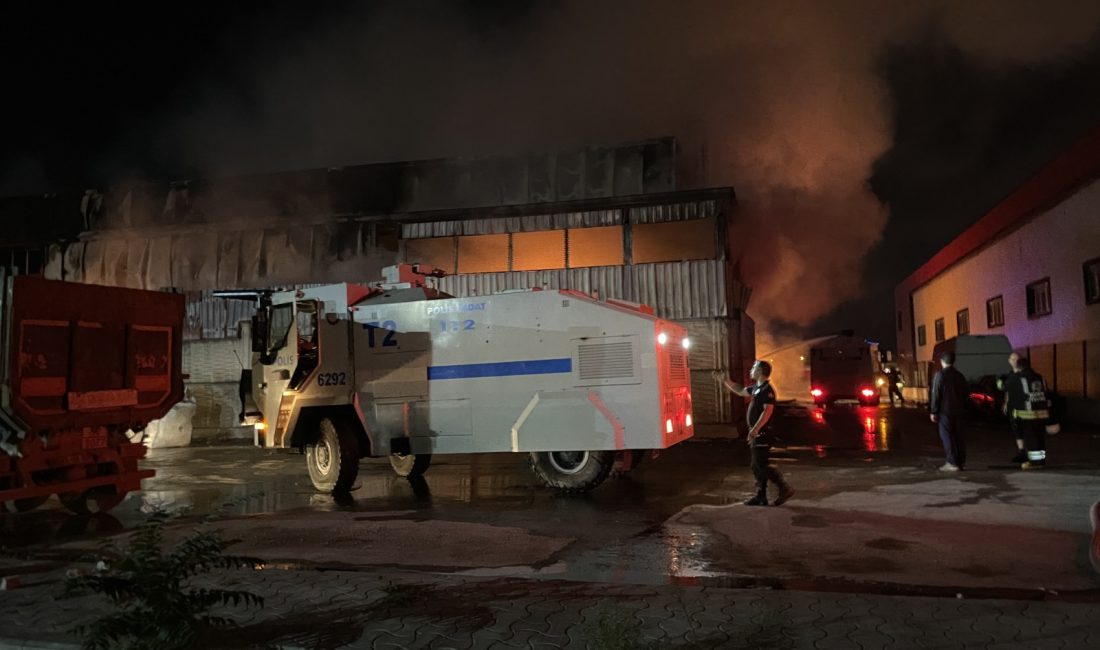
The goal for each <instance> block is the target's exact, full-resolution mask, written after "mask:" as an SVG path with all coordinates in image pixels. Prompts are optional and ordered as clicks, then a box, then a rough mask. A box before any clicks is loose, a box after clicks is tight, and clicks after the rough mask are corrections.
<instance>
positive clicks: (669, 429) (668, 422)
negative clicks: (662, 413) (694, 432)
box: [665, 418, 672, 433]
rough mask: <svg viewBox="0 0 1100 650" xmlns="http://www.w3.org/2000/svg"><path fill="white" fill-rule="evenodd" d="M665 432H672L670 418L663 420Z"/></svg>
mask: <svg viewBox="0 0 1100 650" xmlns="http://www.w3.org/2000/svg"><path fill="white" fill-rule="evenodd" d="M665 433H672V418H669V419H667V420H665Z"/></svg>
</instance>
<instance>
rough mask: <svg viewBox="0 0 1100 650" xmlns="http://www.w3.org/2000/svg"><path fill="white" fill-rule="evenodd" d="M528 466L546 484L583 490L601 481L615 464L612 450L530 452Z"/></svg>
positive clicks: (569, 489) (568, 489)
mask: <svg viewBox="0 0 1100 650" xmlns="http://www.w3.org/2000/svg"><path fill="white" fill-rule="evenodd" d="M530 459H531V469H533V470H534V471H535V474H536V475H538V477H539V478H540V479H542V482H543V483H545V484H546V485H547V487H552V488H554V489H556V490H561V491H563V492H587V491H588V490H591V489H592V488H594V487H596V486H597V485H599V484H600V483H603V482H604V479H606V478H607V475H608V474H610V473H611V467H612V466H613V465H614V464H615V452H613V451H538V452H532V453H531V456H530Z"/></svg>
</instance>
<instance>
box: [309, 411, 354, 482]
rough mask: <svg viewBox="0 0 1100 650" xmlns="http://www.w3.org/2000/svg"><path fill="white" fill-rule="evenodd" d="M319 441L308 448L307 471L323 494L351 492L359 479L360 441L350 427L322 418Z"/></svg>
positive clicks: (319, 426) (319, 427)
mask: <svg viewBox="0 0 1100 650" xmlns="http://www.w3.org/2000/svg"><path fill="white" fill-rule="evenodd" d="M317 428H318V435H317V441H316V442H314V443H313V444H310V445H306V467H307V468H308V469H309V479H310V480H311V481H312V482H313V487H314V488H316V489H317V490H318V491H320V492H347V491H349V490H351V487H352V485H354V484H355V478H356V477H357V476H358V475H359V440H358V439H357V438H356V437H355V433H354V432H353V431H351V429H350V427H347V426H341V425H338V423H337V421H336V420H334V419H332V418H322V419H321V422H320V423H319V425H318V427H317Z"/></svg>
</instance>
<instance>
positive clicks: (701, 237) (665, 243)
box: [633, 219, 718, 264]
mask: <svg viewBox="0 0 1100 650" xmlns="http://www.w3.org/2000/svg"><path fill="white" fill-rule="evenodd" d="M714 225H715V222H714V219H692V220H689V221H670V222H666V223H638V224H634V226H633V243H634V263H635V264H645V263H649V262H680V261H683V260H712V259H715V258H716V257H717V256H718V255H717V248H716V246H717V243H718V242H717V241H716V240H715V228H714Z"/></svg>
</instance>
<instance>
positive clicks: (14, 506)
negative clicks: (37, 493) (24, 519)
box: [3, 494, 50, 513]
mask: <svg viewBox="0 0 1100 650" xmlns="http://www.w3.org/2000/svg"><path fill="white" fill-rule="evenodd" d="M49 498H50V495H48V494H47V495H46V496H43V497H27V498H26V499H15V500H14V501H5V502H4V508H3V509H4V511H5V512H15V513H18V512H30V511H31V510H34V509H35V508H37V507H38V506H40V505H42V504H43V503H46V501H48V500H49Z"/></svg>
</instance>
